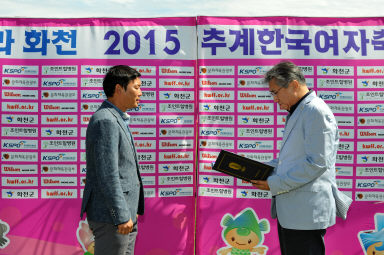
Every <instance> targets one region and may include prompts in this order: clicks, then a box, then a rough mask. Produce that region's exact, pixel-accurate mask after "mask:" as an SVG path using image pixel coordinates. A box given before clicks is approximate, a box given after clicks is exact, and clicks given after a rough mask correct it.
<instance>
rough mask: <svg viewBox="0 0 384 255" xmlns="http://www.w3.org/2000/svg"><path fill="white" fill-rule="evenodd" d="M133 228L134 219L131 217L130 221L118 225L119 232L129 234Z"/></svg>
mask: <svg viewBox="0 0 384 255" xmlns="http://www.w3.org/2000/svg"><path fill="white" fill-rule="evenodd" d="M132 229H133V221H132V219H129V221H128V222H126V223H122V224H120V225H118V226H117V233H119V234H122V235H128V234H129V233H131V232H132Z"/></svg>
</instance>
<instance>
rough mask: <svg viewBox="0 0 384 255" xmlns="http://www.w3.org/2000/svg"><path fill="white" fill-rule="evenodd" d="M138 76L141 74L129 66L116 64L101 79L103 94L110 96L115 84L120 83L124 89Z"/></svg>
mask: <svg viewBox="0 0 384 255" xmlns="http://www.w3.org/2000/svg"><path fill="white" fill-rule="evenodd" d="M140 76H141V74H140V73H139V72H138V71H136V70H135V69H133V68H132V67H130V66H126V65H117V66H113V67H111V68H110V69H109V70H108V72H107V74H106V75H105V77H104V80H103V89H104V93H105V95H106V96H107V97H112V96H113V94H114V93H115V87H116V84H120V85H121V86H122V87H123V88H124V90H126V89H127V86H128V84H129V83H130V82H131V81H133V80H135V79H137V78H139V77H140Z"/></svg>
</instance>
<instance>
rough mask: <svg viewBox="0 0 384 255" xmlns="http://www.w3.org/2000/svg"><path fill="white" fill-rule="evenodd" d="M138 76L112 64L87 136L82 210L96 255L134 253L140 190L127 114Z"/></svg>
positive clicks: (134, 102) (134, 100)
mask: <svg viewBox="0 0 384 255" xmlns="http://www.w3.org/2000/svg"><path fill="white" fill-rule="evenodd" d="M140 76H141V75H140V73H139V72H137V71H136V70H134V69H133V68H131V67H129V66H123V65H121V66H114V67H112V68H110V69H109V71H108V73H107V74H106V76H105V77H104V81H103V89H104V93H105V95H106V96H107V100H105V101H104V102H103V103H102V105H101V106H100V108H99V109H98V110H97V111H96V112H95V113H94V114H93V116H92V118H91V120H90V122H89V124H88V128H87V134H86V157H87V175H86V184H85V188H84V194H83V203H82V206H81V217H82V216H83V213H84V212H86V214H87V219H88V223H89V226H90V228H91V230H92V231H93V234H94V236H95V255H106V254H108V255H115V254H116V255H123V254H124V255H127V254H134V246H135V241H136V235H137V215H138V214H143V213H144V192H143V185H142V181H141V177H140V172H139V165H138V161H137V156H136V150H135V146H134V142H133V139H132V135H131V132H130V130H129V126H128V122H129V115H128V114H127V113H126V111H127V110H128V109H130V108H134V107H137V106H138V103H139V99H140V96H141V95H142V93H141V89H140V86H141V80H140Z"/></svg>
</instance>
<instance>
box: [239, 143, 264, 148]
mask: <svg viewBox="0 0 384 255" xmlns="http://www.w3.org/2000/svg"><path fill="white" fill-rule="evenodd" d="M260 144H261V142H255V143H240V144H239V149H256V148H259V146H260Z"/></svg>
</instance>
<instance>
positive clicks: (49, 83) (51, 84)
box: [42, 79, 65, 87]
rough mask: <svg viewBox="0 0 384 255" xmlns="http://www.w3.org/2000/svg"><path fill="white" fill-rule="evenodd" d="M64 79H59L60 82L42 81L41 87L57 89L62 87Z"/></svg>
mask: <svg viewBox="0 0 384 255" xmlns="http://www.w3.org/2000/svg"><path fill="white" fill-rule="evenodd" d="M64 81H65V80H64V79H60V80H57V81H43V84H42V85H43V86H45V87H55V86H56V87H59V86H60V85H62V84H63V83H64Z"/></svg>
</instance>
